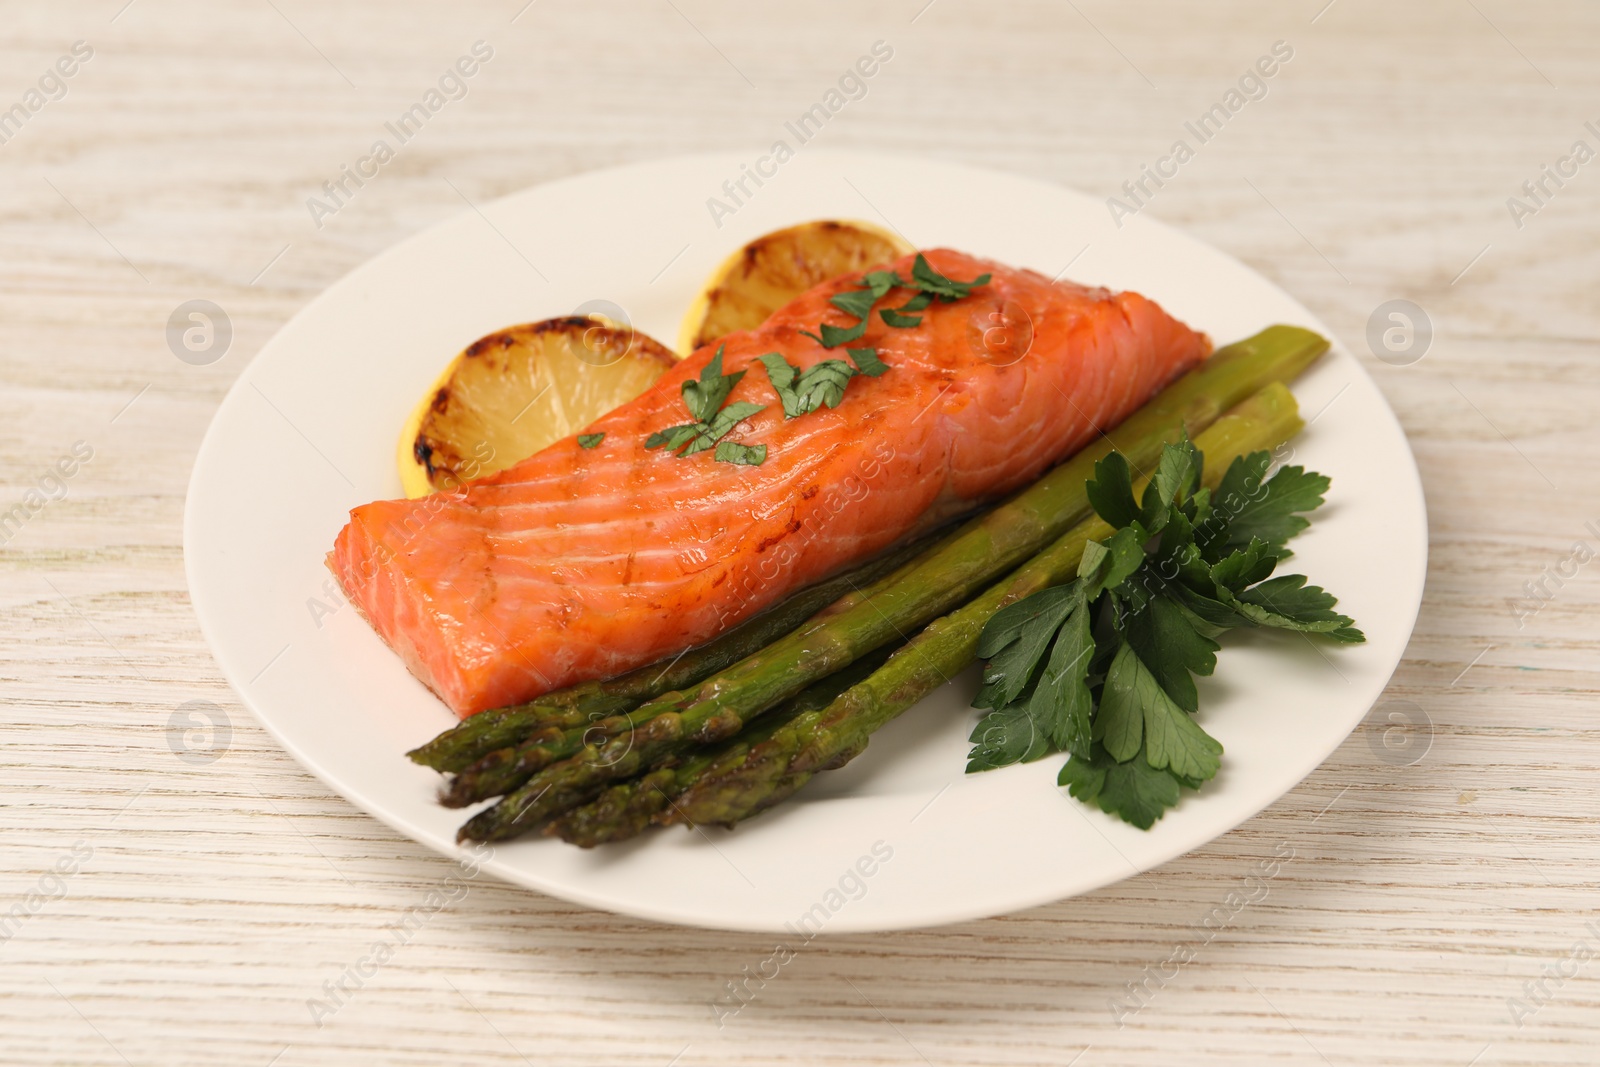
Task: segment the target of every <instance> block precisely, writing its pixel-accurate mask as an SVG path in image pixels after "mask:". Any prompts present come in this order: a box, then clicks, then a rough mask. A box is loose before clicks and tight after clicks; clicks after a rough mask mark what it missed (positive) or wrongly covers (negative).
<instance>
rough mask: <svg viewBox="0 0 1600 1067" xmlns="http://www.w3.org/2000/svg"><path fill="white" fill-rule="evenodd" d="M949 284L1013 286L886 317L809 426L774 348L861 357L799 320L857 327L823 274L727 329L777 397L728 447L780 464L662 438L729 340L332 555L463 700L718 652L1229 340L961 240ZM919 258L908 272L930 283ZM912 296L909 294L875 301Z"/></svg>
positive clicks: (1081, 437)
mask: <svg viewBox="0 0 1600 1067" xmlns="http://www.w3.org/2000/svg"><path fill="white" fill-rule="evenodd" d="M925 255H926V256H927V259H928V262H929V263H930V264H931V265H932V266H933V267H934V268H935V269H936V270H938V271H939V272H941V273H943V274H944V275H945V276H946V277H949V278H954V279H957V280H962V281H965V280H970V279H972V278H975V277H976V276H978V275H980V274H983V273H985V272H988V273H990V274H991V275H992V279H991V280H990V282H989V283H988V284H986V285H983V286H981V287H979V288H977V289H975V290H974V291H973V292H972V294H971V295H970V296H968V297H966V298H965V299H962V300H960V301H957V302H954V303H948V304H947V303H940V302H935V303H934V304H933V305H932V306H930V307H929V308H927V309H926V310H925V311H923V312H921V315H922V322H921V324H920V325H918V326H915V327H911V328H897V327H896V328H891V327H889V326H887V325H886V324H885V323H884V322H883V321H882V319H881V317H880V316H878V314H877V313H876V312H874V313H873V315H872V317H871V322H870V325H869V327H868V329H867V332H866V335H865V336H864V337H863V338H862V339H861V340H859V341H855V342H852V344H853V345H854V346H857V347H859V346H865V345H871V346H873V347H875V348H876V349H877V350H878V356H879V358H880V359H881V360H882V361H883V362H884V363H886V364H888V365H889V368H890V369H889V370H888V371H887V372H886V373H884V374H883V375H881V376H880V377H877V378H869V377H856V378H854V379H853V380H852V381H851V382H850V383H849V386H848V388H847V389H846V391H845V394H844V398H843V400H842V401H841V402H840V403H839V405H838V407H836V408H832V409H829V408H819V409H818V410H817V411H814V412H811V413H809V414H806V415H802V416H799V417H797V418H793V419H786V418H784V413H783V408H782V405H781V404H780V403H779V402H778V397H777V395H776V393H775V392H774V390H773V387H772V385H771V383H770V382H769V380H768V377H767V373H766V370H765V368H764V367H763V366H762V365H761V364H759V363H758V362H756V357H758V356H760V355H762V354H764V353H768V352H777V353H780V354H781V355H782V356H783V357H784V358H785V359H787V360H788V361H789V362H790V363H792V364H795V365H798V366H799V367H801V368H802V369H804V368H807V367H810V366H811V365H813V364H815V363H818V362H820V361H821V360H824V359H830V358H833V359H837V358H843V356H844V352H843V350H842V349H834V350H831V351H830V350H827V349H824V348H823V347H822V346H821V345H820V344H819V343H818V342H817V341H814V340H812V339H811V338H809V337H806V336H804V335H802V333H801V332H800V331H801V330H809V331H811V332H813V333H815V332H819V331H818V329H817V326H818V324H819V323H822V322H827V323H831V324H833V325H838V326H849V325H852V324H853V322H854V320H853V319H852V318H851V317H850V316H847V315H845V314H844V313H842V312H840V311H839V310H837V309H835V308H833V307H831V306H830V305H829V303H828V298H829V297H831V296H833V295H835V294H837V293H841V292H844V291H847V290H851V289H854V288H856V284H855V283H856V282H857V281H858V280H859V278H860V275H846V276H844V277H842V278H839V279H836V280H834V281H831V282H828V283H826V284H824V285H821V286H818V287H817V288H815V289H812V290H811V291H809V292H807V293H805V294H804V295H802V296H800V297H798V298H797V299H796V300H794V302H792V303H790V304H789V305H788V306H786V307H784V308H782V309H780V310H779V311H778V312H776V313H775V314H774V315H773V316H772V317H771V318H770V319H768V320H767V321H766V322H765V323H764V324H763V325H762V326H761V327H760V328H759V329H757V330H754V331H751V332H739V333H734V334H730V335H728V336H727V337H726V338H723V340H722V344H723V346H724V354H723V369H724V372H725V373H729V374H731V373H734V372H736V371H740V370H747V371H748V372H749V373H747V374H746V375H745V377H744V379H743V380H742V381H740V382H739V384H738V385H737V386H735V388H734V389H733V392H732V393H731V395H730V396H729V401H730V402H733V401H752V402H754V403H758V404H765V405H767V407H766V410H764V411H761V412H759V413H758V414H755V415H752V416H750V417H749V418H748V419H747V420H746V421H745V422H744V423H741V424H740V426H739V427H738V428H736V429H735V430H734V431H733V432H732V433H731V434H730V435H729V436H728V437H726V438H724V440H729V441H737V442H740V443H743V444H749V445H755V444H765V445H766V446H767V457H766V461H765V462H764V463H762V464H760V465H759V466H745V465H737V464H734V463H728V462H719V461H717V460H715V459H714V458H713V453H712V452H711V451H704V452H700V453H697V454H695V455H692V456H677V455H674V454H672V453H670V452H668V451H666V450H665V449H660V448H657V449H647V448H646V447H645V441H646V438H648V437H649V436H650V434H651V433H653V432H655V431H657V430H663V429H666V428H668V427H671V426H675V425H678V424H681V423H685V422H689V421H691V419H690V417H689V414H688V412H687V410H686V409H685V407H684V403H683V400H682V398H681V393H680V389H681V386H682V383H683V382H684V381H685V380H686V379H690V378H696V377H698V375H699V373H700V371H701V370H702V368H704V367H705V366H706V364H707V363H708V362H710V360H711V359H712V358H713V356H714V355H715V353H716V350H717V346H716V345H708V346H706V347H704V348H702V349H700V350H699V351H697V352H695V353H694V354H693V355H692V356H690V357H689V358H688V359H686V360H684V361H683V362H682V363H680V364H679V365H678V366H677V367H676V368H674V369H673V370H671V371H669V372H668V373H667V374H666V375H665V376H663V377H662V378H661V379H660V380H659V381H658V382H657V383H656V384H655V385H654V386H653V387H651V388H650V389H649V390H648V391H647V392H645V393H644V395H642V396H640V397H639V398H638V399H636V400H634V401H632V402H630V403H627V404H624V405H623V406H621V407H619V408H617V409H616V410H614V411H612V412H611V413H610V414H608V415H605V416H603V417H601V418H600V419H599V420H598V421H596V422H595V423H594V424H593V425H592V426H590V427H589V428H588V432H589V433H604V434H605V437H604V439H603V440H602V441H601V442H600V444H599V445H597V446H595V447H592V448H582V447H580V446H579V445H578V442H577V439H576V438H575V437H569V438H566V439H565V440H562V441H558V442H557V443H556V444H554V445H551V446H550V447H549V448H547V449H545V450H544V451H542V452H539V453H537V454H536V455H533V456H530V457H529V458H528V459H526V460H524V461H523V462H521V463H519V464H517V465H516V466H514V467H511V468H509V469H507V470H504V471H501V472H499V473H498V474H495V475H492V476H490V477H487V478H484V479H481V480H479V481H476V482H472V483H469V484H468V485H467V486H465V487H464V488H462V489H460V490H458V491H455V492H451V493H438V494H435V495H433V496H429V497H424V498H422V499H419V500H387V501H379V502H377V503H372V504H367V505H364V506H362V507H359V508H356V509H355V510H354V511H352V512H351V513H350V522H349V524H348V525H346V526H345V527H344V529H343V530H342V531H341V532H340V533H339V536H338V540H337V542H336V543H335V546H334V550H333V552H332V553H331V554H330V555H329V566H330V567H331V568H332V570H333V571H334V573H335V574H336V575H337V576H338V579H339V581H340V583H341V584H342V585H343V586H344V589H345V591H346V593H347V594H348V595H349V597H350V599H351V600H352V602H354V603H355V604H356V605H357V606H358V608H359V609H360V610H361V612H362V614H363V615H365V617H366V618H367V620H368V621H369V622H370V623H371V624H372V626H373V627H374V628H375V629H376V630H377V631H378V633H379V634H380V635H381V636H382V637H383V639H384V640H385V641H387V642H388V643H389V644H390V646H391V647H393V648H394V650H395V651H396V652H398V653H399V654H400V656H401V657H402V658H403V659H404V660H405V663H406V665H407V666H408V667H409V668H410V669H411V671H412V672H413V673H415V674H416V675H417V677H418V678H420V679H422V681H424V682H425V683H427V685H428V686H430V687H431V688H432V689H433V691H434V692H436V693H437V694H438V695H439V697H440V698H441V699H443V700H444V702H445V703H446V704H448V705H449V706H450V707H451V708H452V709H453V710H454V711H455V712H456V713H457V714H458V715H460V716H462V717H466V716H468V715H471V714H473V713H474V712H478V711H482V710H484V709H486V708H493V707H500V706H503V705H506V704H512V703H518V702H521V701H525V700H530V699H532V698H534V697H536V696H539V695H540V694H542V693H545V692H548V691H550V690H552V689H557V688H560V687H562V686H566V685H570V684H572V683H575V682H578V681H583V680H586V679H591V678H597V677H605V676H610V675H614V674H618V673H620V672H622V671H626V670H630V669H632V668H635V667H639V666H642V665H644V664H647V663H650V662H652V661H654V660H657V659H661V658H663V657H668V656H672V655H675V654H676V653H678V652H680V651H682V650H683V649H686V648H689V647H692V646H694V645H697V644H701V643H703V642H705V641H707V640H709V639H710V638H712V637H713V636H715V635H716V634H717V633H719V632H720V631H722V630H723V629H725V628H727V627H729V626H732V625H734V624H736V623H738V622H741V621H743V620H744V619H746V618H748V617H750V616H751V615H754V614H756V613H757V612H759V611H761V610H762V609H764V608H767V607H769V606H771V605H772V604H774V603H775V602H777V601H779V600H781V599H783V598H784V597H785V596H787V595H788V594H789V593H791V592H793V591H794V590H796V589H799V588H801V587H803V586H805V585H808V584H810V583H812V582H815V581H818V580H819V579H822V578H824V577H826V576H828V575H830V574H832V573H834V572H836V571H838V570H840V569H842V568H844V567H846V566H848V565H850V564H852V563H854V562H857V561H859V560H862V559H864V558H866V557H869V556H871V555H873V554H875V553H877V552H879V551H881V550H883V549H885V548H887V547H888V546H890V545H892V544H894V543H895V542H897V541H901V540H902V539H904V538H906V537H908V536H910V535H913V534H915V533H917V532H918V531H920V530H924V529H927V528H928V527H929V526H931V525H932V524H934V523H937V522H940V521H943V520H945V519H948V518H950V517H951V516H953V515H955V514H959V513H961V512H963V511H967V510H970V509H972V508H973V507H975V506H977V505H978V504H980V503H982V502H984V501H986V500H990V499H993V498H995V497H997V496H1000V495H1003V494H1005V493H1008V492H1010V491H1012V490H1014V489H1017V488H1019V487H1020V486H1022V485H1025V484H1026V483H1028V482H1030V481H1031V480H1033V479H1034V478H1036V477H1038V475H1039V474H1041V473H1042V472H1043V471H1045V470H1046V469H1047V468H1049V467H1051V466H1052V465H1054V464H1056V463H1058V462H1060V461H1061V460H1062V459H1064V458H1066V457H1067V456H1070V455H1071V454H1072V453H1073V452H1075V451H1077V450H1078V449H1079V448H1081V447H1082V446H1083V445H1084V444H1086V443H1087V442H1088V441H1090V440H1091V439H1092V438H1093V437H1094V436H1095V435H1096V434H1097V432H1098V431H1099V430H1101V429H1104V428H1107V427H1109V426H1112V425H1115V424H1116V423H1117V422H1119V421H1120V420H1122V419H1123V418H1124V417H1126V416H1127V415H1129V414H1131V413H1132V412H1133V411H1134V409H1136V408H1137V407H1139V406H1140V405H1141V404H1143V403H1144V402H1145V401H1146V400H1147V399H1149V398H1150V396H1151V395H1153V394H1154V393H1155V392H1157V391H1158V390H1159V389H1161V388H1162V387H1163V386H1165V385H1166V384H1167V383H1168V382H1170V381H1171V380H1172V379H1173V378H1175V377H1177V376H1178V375H1179V374H1181V373H1183V372H1184V371H1186V370H1188V369H1189V368H1190V367H1192V366H1193V365H1194V364H1195V363H1197V362H1198V361H1200V360H1201V359H1203V358H1205V356H1206V355H1207V354H1208V353H1209V352H1210V342H1209V341H1208V340H1207V339H1206V337H1205V336H1204V335H1203V334H1200V333H1197V332H1195V331H1194V330H1191V329H1189V328H1188V327H1187V326H1185V325H1183V324H1182V323H1181V322H1178V321H1177V320H1176V319H1174V318H1172V317H1171V316H1170V315H1168V314H1167V313H1166V312H1164V311H1162V310H1161V308H1159V307H1158V306H1156V305H1155V304H1154V303H1152V302H1151V301H1149V300H1146V299H1145V298H1144V297H1142V296H1139V295H1138V294H1137V293H1112V292H1108V291H1106V290H1103V289H1090V288H1085V287H1083V286H1079V285H1074V284H1071V283H1055V284H1052V283H1051V282H1050V280H1049V279H1047V278H1045V277H1043V276H1042V275H1040V274H1037V273H1034V272H1033V271H1028V270H1016V269H1012V268H1008V267H1005V266H1003V265H1000V264H997V263H993V262H989V261H987V260H982V259H977V258H974V257H972V256H968V255H965V254H962V253H960V252H954V251H948V250H942V249H938V250H933V251H930V252H926V253H925ZM912 262H913V257H911V256H907V257H905V258H904V259H901V260H897V261H895V262H894V263H892V264H889V265H888V266H889V267H891V268H892V269H894V270H896V271H898V272H899V273H900V275H901V277H909V275H910V269H911V266H912ZM911 295H912V293H911V291H910V290H896V291H894V292H892V293H890V294H889V296H888V297H887V299H886V300H884V301H881V302H880V303H879V304H878V307H896V306H898V305H900V304H903V303H904V302H905V299H907V298H909V297H910V296H911Z"/></svg>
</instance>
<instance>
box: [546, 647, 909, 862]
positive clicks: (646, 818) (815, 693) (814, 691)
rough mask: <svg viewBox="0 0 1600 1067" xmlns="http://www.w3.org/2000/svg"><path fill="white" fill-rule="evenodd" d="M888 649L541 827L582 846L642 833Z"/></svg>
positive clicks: (874, 664) (823, 702)
mask: <svg viewBox="0 0 1600 1067" xmlns="http://www.w3.org/2000/svg"><path fill="white" fill-rule="evenodd" d="M894 647H898V646H894ZM892 650H893V649H892V648H891V647H890V646H885V647H884V648H881V649H879V650H877V651H876V652H873V653H871V654H870V655H867V656H863V657H862V658H861V659H858V660H856V662H854V663H852V664H851V665H850V666H848V667H846V668H845V669H844V670H842V671H840V672H839V673H838V674H831V675H829V676H828V677H826V678H824V679H823V680H822V681H820V682H817V683H815V684H813V685H811V686H808V687H807V688H806V689H805V690H803V691H802V692H801V693H800V694H799V695H797V696H795V697H792V698H790V699H789V700H787V701H785V702H784V703H782V704H780V705H779V706H778V707H776V708H774V709H773V710H772V711H770V712H768V713H767V714H766V715H763V716H762V717H761V719H760V720H759V721H758V722H756V723H755V724H753V725H752V726H751V727H750V728H749V729H748V730H745V731H744V732H743V733H741V734H739V735H738V736H737V737H734V738H733V739H731V740H729V741H725V742H724V743H722V744H721V745H717V746H715V747H710V748H704V749H701V750H699V751H696V752H694V753H692V754H691V755H690V756H689V757H688V758H687V759H685V760H684V761H683V762H682V763H678V764H674V765H672V766H667V767H660V768H657V769H656V770H653V771H651V772H650V773H649V774H646V775H645V776H644V777H642V778H636V779H634V780H633V781H630V782H621V783H618V784H617V785H613V786H611V787H609V788H608V789H606V791H605V792H603V793H601V794H600V795H599V796H598V797H596V798H595V799H594V800H592V801H590V802H589V803H587V804H585V805H583V806H582V807H579V808H574V809H573V810H572V811H569V812H567V813H566V814H565V815H562V816H561V817H559V818H558V819H556V820H555V821H554V822H552V823H550V824H549V825H547V826H546V827H545V828H544V832H545V833H546V834H548V835H551V836H556V837H560V838H561V839H562V840H563V841H566V842H568V843H569V844H574V845H581V846H583V847H584V848H593V847H594V846H596V845H604V844H610V843H611V842H614V841H623V840H626V839H627V838H630V837H634V836H636V835H638V834H641V833H643V832H644V831H645V830H646V829H648V828H649V826H650V824H651V822H652V821H654V820H656V818H657V817H658V816H661V815H663V814H664V813H667V812H668V811H669V809H670V808H671V806H672V800H673V798H674V797H676V796H677V795H678V794H679V793H681V792H683V790H684V789H685V788H687V787H688V786H689V784H690V783H692V782H694V781H696V780H698V779H699V778H700V777H701V776H703V775H715V774H717V773H718V772H719V771H720V769H721V768H723V767H725V766H733V765H736V764H738V763H739V762H740V761H741V760H743V758H744V756H745V754H746V753H747V752H749V751H750V748H751V747H752V746H753V745H757V744H760V743H761V742H762V741H765V740H766V739H767V738H769V737H771V736H772V735H773V733H774V732H776V731H777V730H778V729H779V728H780V727H782V726H783V725H784V724H785V723H787V722H790V721H791V720H793V719H794V718H795V717H796V716H798V715H803V714H805V713H806V712H809V711H821V710H822V709H823V708H825V707H827V706H828V705H829V704H831V703H833V701H834V700H835V699H837V698H838V696H839V694H841V693H843V692H844V691H845V690H847V689H849V688H850V687H851V686H853V685H855V684H857V683H858V682H861V681H864V680H865V679H866V678H867V676H868V675H870V674H871V673H872V672H873V671H875V670H877V669H878V668H879V667H881V666H883V664H884V662H885V661H886V660H887V659H888V658H889V653H890V652H891V651H892ZM807 777H808V778H809V777H810V776H809V775H807ZM797 787H798V786H797Z"/></svg>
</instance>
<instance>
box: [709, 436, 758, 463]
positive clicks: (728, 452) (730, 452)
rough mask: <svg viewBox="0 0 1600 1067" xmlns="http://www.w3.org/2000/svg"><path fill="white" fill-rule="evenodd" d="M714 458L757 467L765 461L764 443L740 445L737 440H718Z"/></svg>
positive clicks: (724, 461)
mask: <svg viewBox="0 0 1600 1067" xmlns="http://www.w3.org/2000/svg"><path fill="white" fill-rule="evenodd" d="M716 458H717V459H719V460H721V461H722V462H723V463H735V464H738V465H740V466H743V467H759V466H761V464H763V463H765V462H766V461H767V446H766V445H741V444H740V443H739V442H737V441H718V442H717V452H716Z"/></svg>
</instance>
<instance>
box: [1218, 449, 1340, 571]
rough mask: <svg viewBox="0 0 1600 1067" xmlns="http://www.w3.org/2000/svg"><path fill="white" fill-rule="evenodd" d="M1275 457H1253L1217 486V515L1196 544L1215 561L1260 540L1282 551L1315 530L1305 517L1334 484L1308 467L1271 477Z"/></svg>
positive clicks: (1238, 464)
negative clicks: (1302, 534) (1269, 470)
mask: <svg viewBox="0 0 1600 1067" xmlns="http://www.w3.org/2000/svg"><path fill="white" fill-rule="evenodd" d="M1271 463H1272V456H1271V454H1270V453H1267V452H1253V453H1251V454H1250V455H1248V456H1244V457H1241V458H1240V459H1237V460H1235V461H1234V462H1233V465H1232V466H1230V467H1229V468H1228V471H1227V473H1226V474H1224V475H1223V478H1222V483H1221V484H1220V485H1218V486H1217V492H1216V494H1215V497H1214V500H1213V505H1214V506H1213V510H1212V515H1211V517H1210V518H1209V520H1208V521H1207V522H1206V523H1205V530H1204V532H1203V533H1200V534H1197V536H1196V540H1197V542H1198V543H1199V545H1200V547H1201V549H1202V550H1204V551H1205V553H1206V557H1207V559H1208V560H1210V561H1211V562H1215V561H1216V560H1217V558H1219V557H1220V556H1221V555H1222V554H1223V553H1225V552H1227V551H1228V550H1229V549H1230V548H1238V547H1242V546H1244V545H1248V544H1249V543H1250V541H1251V539H1252V538H1256V537H1259V538H1261V539H1262V540H1263V541H1265V542H1266V543H1267V544H1269V545H1271V546H1273V547H1276V548H1282V547H1283V545H1284V544H1285V543H1286V542H1287V541H1288V540H1289V539H1290V538H1291V537H1293V536H1295V535H1296V534H1298V533H1299V532H1300V531H1302V530H1304V529H1305V528H1306V527H1307V526H1308V525H1310V522H1309V520H1307V519H1306V518H1304V517H1303V516H1302V514H1301V513H1303V512H1310V511H1315V510H1316V509H1317V508H1319V507H1321V506H1322V500H1323V494H1324V493H1326V492H1327V491H1328V485H1329V480H1328V478H1326V477H1325V476H1323V475H1321V474H1314V473H1308V472H1307V471H1306V469H1305V468H1304V467H1284V468H1283V469H1282V470H1280V471H1278V473H1277V474H1275V475H1273V476H1272V477H1271V478H1267V477H1266V472H1267V468H1268V467H1269V466H1270V465H1271Z"/></svg>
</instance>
